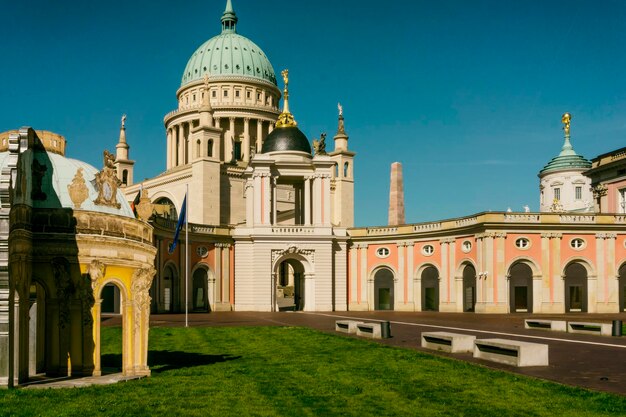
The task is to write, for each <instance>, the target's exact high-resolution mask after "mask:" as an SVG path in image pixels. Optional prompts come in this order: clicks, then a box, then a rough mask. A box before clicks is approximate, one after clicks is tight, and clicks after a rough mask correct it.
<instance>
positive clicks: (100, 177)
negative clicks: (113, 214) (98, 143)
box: [93, 150, 122, 208]
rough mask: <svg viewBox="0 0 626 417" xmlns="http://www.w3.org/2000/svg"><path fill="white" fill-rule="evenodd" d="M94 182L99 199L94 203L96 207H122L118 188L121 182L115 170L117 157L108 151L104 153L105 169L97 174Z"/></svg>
mask: <svg viewBox="0 0 626 417" xmlns="http://www.w3.org/2000/svg"><path fill="white" fill-rule="evenodd" d="M94 181H95V182H96V189H97V190H98V197H97V198H96V199H95V200H94V201H93V202H94V203H95V204H96V205H99V206H109V207H115V208H120V207H121V206H122V205H121V204H120V203H119V202H118V201H117V188H118V187H119V186H120V184H121V181H120V180H119V179H118V178H117V172H116V170H115V156H113V154H111V153H110V152H109V151H107V150H105V151H104V167H103V168H102V171H100V172H98V173H97V174H96V178H95V180H94Z"/></svg>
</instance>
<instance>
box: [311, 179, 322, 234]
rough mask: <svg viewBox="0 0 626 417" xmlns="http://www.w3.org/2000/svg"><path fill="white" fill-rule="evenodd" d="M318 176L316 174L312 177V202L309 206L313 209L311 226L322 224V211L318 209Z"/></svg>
mask: <svg viewBox="0 0 626 417" xmlns="http://www.w3.org/2000/svg"><path fill="white" fill-rule="evenodd" d="M320 200H321V199H320V176H319V174H316V175H314V176H313V201H312V203H313V204H311V205H312V207H313V225H314V226H319V225H320V223H321V222H322V210H321V207H320V204H321V203H320Z"/></svg>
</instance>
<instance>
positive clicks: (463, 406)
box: [0, 327, 626, 417]
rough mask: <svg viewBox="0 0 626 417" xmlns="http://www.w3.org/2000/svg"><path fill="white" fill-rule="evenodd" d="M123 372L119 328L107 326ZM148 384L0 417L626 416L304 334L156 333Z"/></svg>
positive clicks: (114, 359) (583, 397) (17, 395)
mask: <svg viewBox="0 0 626 417" xmlns="http://www.w3.org/2000/svg"><path fill="white" fill-rule="evenodd" d="M103 333H104V334H103V337H102V340H103V355H104V357H103V362H106V363H107V364H108V365H109V366H115V365H116V364H119V363H120V361H121V359H120V356H119V349H120V347H121V343H120V337H121V332H120V329H119V328H103ZM149 363H150V366H151V369H152V377H150V378H146V379H142V380H138V381H130V382H126V383H119V384H116V385H110V386H104V387H89V388H80V389H78V388H75V389H62V390H59V389H55V390H23V389H16V390H9V391H0V414H2V415H54V416H58V415H81V416H82V415H84V416H87V415H95V414H101V415H119V416H131V415H132V416H136V415H145V416H153V415H167V416H176V415H197V416H205V415H216V416H230V415H234V416H247V415H281V416H328V415H341V416H344V415H354V416H370V415H371V416H383V415H400V416H412V415H418V416H498V417H508V416H551V417H552V416H577V417H579V416H592V415H593V416H597V415H600V416H604V415H607V416H609V415H612V416H624V415H626V398H623V397H619V396H615V395H610V394H603V393H598V392H591V391H585V390H582V389H576V388H570V387H565V386H560V385H557V384H553V383H549V382H545V381H539V380H534V379H530V378H525V377H521V376H517V375H513V374H508V373H504V372H498V371H493V370H490V369H486V368H482V367H477V366H475V365H471V364H467V363H464V362H459V361H454V360H448V359H446V358H441V357H436V356H430V355H426V354H422V353H419V352H415V351H411V350H406V349H399V348H392V347H386V346H382V345H378V344H376V343H372V342H369V341H365V340H358V339H352V338H346V337H340V336H335V335H331V334H325V333H320V332H316V331H313V330H309V329H303V328H287V327H262V328H244V327H236V328H225V327H220V328H189V329H185V328H154V329H152V330H151V332H150V355H149Z"/></svg>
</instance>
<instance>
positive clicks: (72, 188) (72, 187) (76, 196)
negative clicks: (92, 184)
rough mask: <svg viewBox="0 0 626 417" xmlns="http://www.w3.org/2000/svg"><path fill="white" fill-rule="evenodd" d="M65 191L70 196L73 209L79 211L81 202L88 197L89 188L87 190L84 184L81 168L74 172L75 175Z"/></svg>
mask: <svg viewBox="0 0 626 417" xmlns="http://www.w3.org/2000/svg"><path fill="white" fill-rule="evenodd" d="M67 191H68V192H69V194H70V199H71V200H72V203H73V204H74V208H77V209H79V208H80V206H81V205H82V204H83V202H84V201H85V200H87V198H88V197H89V188H87V185H86V184H85V177H84V176H83V169H82V168H78V169H77V170H76V175H74V179H72V183H71V184H69V185H68V186H67Z"/></svg>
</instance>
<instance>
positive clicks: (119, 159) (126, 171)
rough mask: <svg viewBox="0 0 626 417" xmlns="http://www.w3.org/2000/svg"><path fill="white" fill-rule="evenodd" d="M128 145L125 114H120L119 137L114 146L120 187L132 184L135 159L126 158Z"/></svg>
mask: <svg viewBox="0 0 626 417" xmlns="http://www.w3.org/2000/svg"><path fill="white" fill-rule="evenodd" d="M129 149H130V146H128V143H126V115H125V114H124V115H123V116H122V126H121V127H120V138H119V140H118V143H117V145H116V146H115V164H114V165H115V168H116V170H117V178H119V179H120V181H121V182H122V185H121V186H122V187H127V186H129V185H133V166H134V165H135V161H131V160H129V159H128V151H129Z"/></svg>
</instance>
